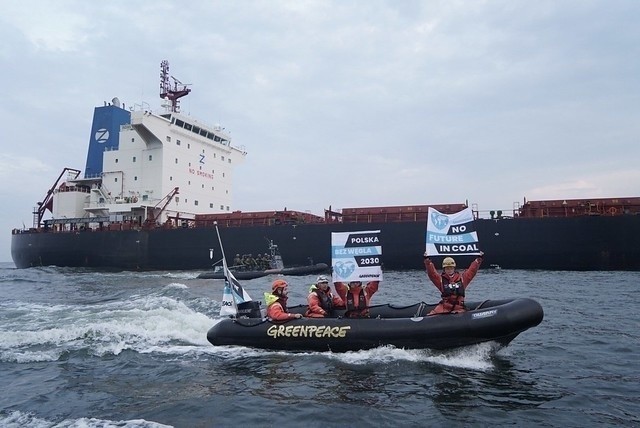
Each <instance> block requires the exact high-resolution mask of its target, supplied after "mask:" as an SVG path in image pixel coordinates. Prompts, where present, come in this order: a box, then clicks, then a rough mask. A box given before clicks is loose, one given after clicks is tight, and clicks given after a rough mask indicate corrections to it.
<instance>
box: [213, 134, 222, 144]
mask: <svg viewBox="0 0 640 428" xmlns="http://www.w3.org/2000/svg"><path fill="white" fill-rule="evenodd" d="M220 139H221V138H220V137H218V136H217V135H216V137H215V138H214V139H213V141H216V142H218V143H219V142H220Z"/></svg>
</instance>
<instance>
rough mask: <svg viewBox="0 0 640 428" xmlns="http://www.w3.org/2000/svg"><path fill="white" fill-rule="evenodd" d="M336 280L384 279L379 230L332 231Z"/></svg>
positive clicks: (332, 256)
mask: <svg viewBox="0 0 640 428" xmlns="http://www.w3.org/2000/svg"><path fill="white" fill-rule="evenodd" d="M331 267H332V268H333V281H334V282H349V281H362V282H367V281H382V243H381V241H380V231H379V230H369V231H362V232H332V233H331Z"/></svg>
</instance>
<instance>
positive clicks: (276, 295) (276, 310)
mask: <svg viewBox="0 0 640 428" xmlns="http://www.w3.org/2000/svg"><path fill="white" fill-rule="evenodd" d="M288 294H289V284H287V281H285V280H283V279H276V280H275V281H273V284H271V293H264V300H265V302H266V304H267V317H268V318H269V319H271V320H272V321H287V320H292V319H295V318H302V314H292V313H290V312H288V311H287V299H288Z"/></svg>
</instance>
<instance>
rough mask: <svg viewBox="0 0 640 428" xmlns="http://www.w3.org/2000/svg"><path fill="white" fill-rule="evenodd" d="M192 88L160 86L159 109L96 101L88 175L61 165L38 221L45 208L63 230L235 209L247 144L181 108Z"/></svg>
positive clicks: (179, 218)
mask: <svg viewBox="0 0 640 428" xmlns="http://www.w3.org/2000/svg"><path fill="white" fill-rule="evenodd" d="M163 67H165V63H163ZM165 71H166V72H167V73H168V64H166V70H165V69H164V68H163V74H166V73H165ZM165 86H166V84H165ZM162 88H163V87H162V84H161V89H162ZM162 92H164V93H162ZM188 92H189V90H187V89H186V87H183V88H182V91H177V90H176V91H172V90H169V89H167V90H165V91H161V94H162V95H166V97H165V99H164V100H163V101H164V105H163V108H164V109H165V111H164V112H163V113H161V114H155V113H153V112H152V111H150V110H149V109H143V108H140V107H139V108H136V109H132V110H131V111H128V110H126V109H125V108H124V106H122V107H121V106H120V101H119V100H118V99H117V98H114V99H113V101H112V103H109V104H108V105H105V106H104V107H97V108H96V109H95V111H94V119H93V126H92V131H91V136H90V142H89V150H88V154H87V166H86V169H85V174H84V177H80V174H79V171H78V170H69V171H70V172H69V173H68V175H67V177H63V175H64V172H63V174H61V177H60V179H59V180H58V182H56V184H55V185H54V187H53V188H52V189H51V190H50V191H49V194H48V197H47V198H45V201H44V202H43V203H42V204H41V206H40V208H38V209H36V211H35V213H34V214H36V215H37V217H38V218H34V222H35V221H37V222H38V223H40V220H41V219H42V215H43V214H44V211H45V208H48V209H50V210H51V211H52V214H53V219H52V220H47V221H46V222H45V224H46V225H47V226H53V227H55V228H57V229H60V230H61V229H75V228H87V227H91V228H94V227H96V226H98V227H103V226H104V225H105V224H106V223H120V224H127V225H134V226H135V225H138V226H145V225H146V226H158V225H163V224H166V223H167V222H169V223H172V222H173V224H172V225H173V226H178V225H179V224H177V223H178V222H181V221H186V220H189V219H193V218H194V217H195V215H196V214H216V213H225V212H230V211H231V210H232V206H233V205H232V204H233V169H234V168H235V167H236V166H237V165H239V164H241V163H242V162H243V161H244V157H245V156H246V151H245V150H244V148H243V147H237V146H234V145H233V144H232V143H231V137H230V136H229V135H228V134H227V133H226V132H225V131H224V129H223V128H222V127H220V126H219V125H216V126H210V125H206V124H204V123H202V122H199V121H197V120H195V119H194V118H192V117H190V116H187V115H183V114H180V113H179V112H178V110H179V109H178V107H177V104H178V103H177V98H179V97H180V96H184V95H186V94H187V93H188ZM176 94H177V95H176ZM61 179H62V180H61ZM60 183H61V184H60Z"/></svg>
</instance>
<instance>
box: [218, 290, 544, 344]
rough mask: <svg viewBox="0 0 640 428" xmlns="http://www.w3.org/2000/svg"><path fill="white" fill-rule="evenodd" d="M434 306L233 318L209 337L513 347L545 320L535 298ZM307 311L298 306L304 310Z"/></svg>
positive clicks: (259, 341)
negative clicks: (444, 308)
mask: <svg viewBox="0 0 640 428" xmlns="http://www.w3.org/2000/svg"><path fill="white" fill-rule="evenodd" d="M433 306H434V305H426V304H424V303H420V304H416V305H413V306H407V307H402V308H397V307H393V306H390V305H380V306H375V307H372V308H371V313H372V318H367V319H351V318H302V319H296V320H291V321H287V322H284V323H276V322H271V321H268V320H264V319H262V318H229V319H223V320H221V321H220V322H218V323H217V324H215V325H214V326H213V327H211V329H210V330H209V332H208V333H207V339H208V340H209V342H210V343H211V344H213V345H215V346H221V345H238V346H248V347H254V348H262V349H273V350H287V351H333V352H346V351H357V350H363V349H372V348H376V347H379V346H384V345H391V346H394V347H396V348H403V349H450V348H457V347H462V346H469V345H474V344H477V343H482V342H490V341H494V342H497V343H499V344H501V345H503V346H506V345H508V344H509V343H510V342H511V341H512V340H513V339H514V338H515V337H516V336H517V335H518V334H520V333H522V332H523V331H525V330H527V329H529V328H531V327H534V326H536V325H538V324H540V322H542V319H543V317H544V313H543V310H542V307H541V306H540V304H539V303H538V302H536V301H535V300H532V299H526V298H519V299H512V300H499V301H498V300H492V301H485V302H482V303H468V304H467V307H469V308H478V309H473V310H469V311H467V312H464V313H460V314H447V315H434V316H424V315H425V314H426V313H428V311H429V310H431V309H432V308H433ZM304 309H305V307H303V306H300V307H297V308H292V311H293V312H302V311H303V310H304Z"/></svg>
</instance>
